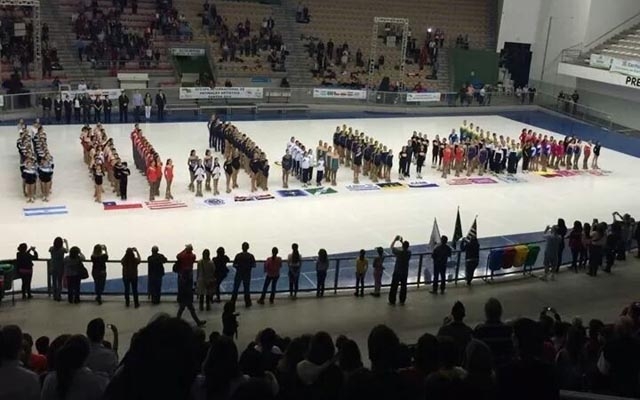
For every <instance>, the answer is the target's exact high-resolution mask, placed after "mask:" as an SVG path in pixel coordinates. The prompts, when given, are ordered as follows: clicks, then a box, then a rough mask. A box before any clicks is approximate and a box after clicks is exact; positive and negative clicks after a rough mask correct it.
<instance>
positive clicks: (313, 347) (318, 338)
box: [305, 332, 335, 365]
mask: <svg viewBox="0 0 640 400" xmlns="http://www.w3.org/2000/svg"><path fill="white" fill-rule="evenodd" d="M334 354H335V347H334V345H333V339H331V335H329V334H328V333H327V332H318V333H316V334H315V335H313V337H312V338H311V342H309V349H308V351H307V355H306V357H305V359H306V360H307V361H309V362H311V363H313V364H315V365H323V364H324V363H326V362H328V361H330V360H331V359H332V358H333V355H334Z"/></svg>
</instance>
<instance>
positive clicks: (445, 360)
mask: <svg viewBox="0 0 640 400" xmlns="http://www.w3.org/2000/svg"><path fill="white" fill-rule="evenodd" d="M437 339H438V367H439V368H440V369H444V370H449V369H452V368H453V367H455V365H456V362H457V360H458V358H459V353H458V348H457V347H456V343H455V341H454V340H453V339H452V338H450V337H448V336H440V337H438V338H437Z"/></svg>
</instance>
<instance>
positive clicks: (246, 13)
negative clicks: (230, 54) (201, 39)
mask: <svg viewBox="0 0 640 400" xmlns="http://www.w3.org/2000/svg"><path fill="white" fill-rule="evenodd" d="M215 4H216V9H217V12H218V14H219V15H220V16H221V17H222V18H223V20H224V21H225V23H226V24H227V26H228V27H229V29H230V30H235V28H236V27H237V25H238V24H239V23H244V22H245V21H247V20H248V21H249V22H250V23H251V36H253V35H254V34H258V32H259V30H260V27H261V26H262V21H263V19H264V18H268V17H270V16H272V12H271V6H269V5H265V4H259V3H253V2H232V1H218V2H216V3H215ZM278 23H279V21H275V28H274V33H277V32H278V31H279V29H280V28H281V27H280V26H279V25H278ZM210 40H212V42H213V49H214V51H215V52H216V53H215V59H216V67H217V69H218V72H219V74H220V76H238V75H244V74H256V73H259V74H261V75H270V74H271V72H272V71H271V65H270V63H269V62H268V60H267V56H268V52H267V51H260V50H259V51H258V54H257V56H256V57H247V56H246V55H245V56H242V57H241V58H242V59H243V60H244V62H241V63H239V62H232V61H220V58H221V56H222V51H221V49H220V43H219V42H218V38H217V37H216V36H215V35H212V36H210Z"/></svg>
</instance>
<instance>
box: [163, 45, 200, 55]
mask: <svg viewBox="0 0 640 400" xmlns="http://www.w3.org/2000/svg"><path fill="white" fill-rule="evenodd" d="M170 51H171V55H172V56H180V57H197V56H204V54H205V51H204V49H198V48H190V47H172V48H171V50H170Z"/></svg>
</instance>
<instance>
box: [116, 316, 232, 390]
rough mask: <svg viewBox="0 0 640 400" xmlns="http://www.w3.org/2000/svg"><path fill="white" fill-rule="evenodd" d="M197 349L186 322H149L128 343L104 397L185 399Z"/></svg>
mask: <svg viewBox="0 0 640 400" xmlns="http://www.w3.org/2000/svg"><path fill="white" fill-rule="evenodd" d="M198 350H199V349H198V347H197V342H196V340H195V337H194V332H193V328H191V326H189V324H187V323H186V322H185V321H183V320H181V319H179V318H171V317H163V318H158V319H156V320H154V321H152V322H150V323H149V324H148V325H147V326H145V327H144V328H142V329H141V330H140V331H138V332H137V333H136V335H135V337H134V338H133V339H132V340H131V347H130V349H129V353H128V354H127V356H126V357H125V359H124V360H123V363H122V365H121V372H120V373H118V374H116V375H115V376H114V378H113V379H112V380H111V383H110V384H109V387H107V391H106V395H107V397H110V398H122V397H133V398H137V397H143V398H167V399H169V398H171V399H184V398H188V397H189V393H190V387H191V383H192V382H193V379H194V378H195V376H196V375H197V373H198V370H199V366H198V363H197V360H198ZM236 357H237V353H236ZM125 394H126V395H125ZM141 394H144V396H141Z"/></svg>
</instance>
